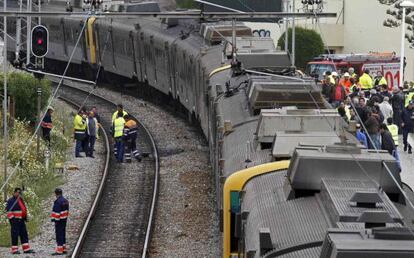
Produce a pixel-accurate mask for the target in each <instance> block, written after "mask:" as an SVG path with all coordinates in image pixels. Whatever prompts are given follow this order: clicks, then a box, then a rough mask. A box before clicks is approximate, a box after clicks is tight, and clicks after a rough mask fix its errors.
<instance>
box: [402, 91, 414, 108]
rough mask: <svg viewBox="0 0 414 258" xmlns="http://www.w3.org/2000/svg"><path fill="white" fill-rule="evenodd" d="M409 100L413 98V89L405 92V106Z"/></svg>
mask: <svg viewBox="0 0 414 258" xmlns="http://www.w3.org/2000/svg"><path fill="white" fill-rule="evenodd" d="M411 100H414V91H411V92H410V91H409V92H407V94H406V96H405V103H404V106H405V107H407V106H408V104H409V103H410V101H411Z"/></svg>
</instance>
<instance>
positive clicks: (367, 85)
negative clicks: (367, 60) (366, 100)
mask: <svg viewBox="0 0 414 258" xmlns="http://www.w3.org/2000/svg"><path fill="white" fill-rule="evenodd" d="M359 84H361V89H362V90H364V91H367V90H370V89H372V87H373V83H372V78H371V76H370V75H369V70H368V69H365V70H364V74H362V76H361V77H359Z"/></svg>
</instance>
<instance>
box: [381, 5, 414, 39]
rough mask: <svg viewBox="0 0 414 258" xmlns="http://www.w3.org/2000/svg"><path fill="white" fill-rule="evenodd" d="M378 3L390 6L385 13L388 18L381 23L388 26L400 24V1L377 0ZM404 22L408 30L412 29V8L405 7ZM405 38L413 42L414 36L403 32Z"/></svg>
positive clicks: (393, 26) (413, 27)
mask: <svg viewBox="0 0 414 258" xmlns="http://www.w3.org/2000/svg"><path fill="white" fill-rule="evenodd" d="M378 1H379V2H380V4H383V5H388V6H389V7H390V8H389V9H387V14H388V15H389V16H390V18H387V19H386V20H385V21H384V22H383V25H384V26H385V27H389V28H396V27H399V26H400V25H401V20H402V12H403V11H402V8H401V6H400V1H398V0H378ZM405 24H406V26H407V29H408V30H411V31H414V12H412V9H410V8H407V9H406V17H405ZM405 38H406V39H407V40H408V42H409V43H410V44H413V43H414V36H413V35H409V34H407V33H406V34H405Z"/></svg>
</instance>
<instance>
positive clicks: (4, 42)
mask: <svg viewBox="0 0 414 258" xmlns="http://www.w3.org/2000/svg"><path fill="white" fill-rule="evenodd" d="M3 9H4V10H6V9H7V1H6V0H4V1H3ZM3 25H4V28H3V35H4V36H3V148H4V150H3V152H4V153H3V157H4V164H3V165H4V167H3V169H4V170H3V179H4V181H6V180H7V151H8V149H7V145H8V131H7V72H8V71H7V70H8V69H7V68H8V67H7V17H6V16H4V17H3ZM3 198H4V201H6V200H7V187H4V192H3Z"/></svg>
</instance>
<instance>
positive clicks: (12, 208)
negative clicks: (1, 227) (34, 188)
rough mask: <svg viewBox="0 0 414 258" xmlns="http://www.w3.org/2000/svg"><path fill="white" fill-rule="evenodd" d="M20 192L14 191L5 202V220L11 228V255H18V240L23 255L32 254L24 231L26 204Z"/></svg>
mask: <svg viewBox="0 0 414 258" xmlns="http://www.w3.org/2000/svg"><path fill="white" fill-rule="evenodd" d="M21 192H22V190H21V189H20V188H15V189H14V194H13V196H12V197H11V198H10V199H9V200H7V206H6V211H7V218H8V219H9V222H10V226H11V242H12V247H11V253H12V254H20V252H19V246H18V244H19V238H20V242H21V243H22V249H23V252H24V253H25V254H30V253H34V251H33V250H31V249H30V245H29V235H28V234H27V229H26V220H27V208H26V204H25V203H24V201H23V198H22V196H21V195H20V194H21Z"/></svg>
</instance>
